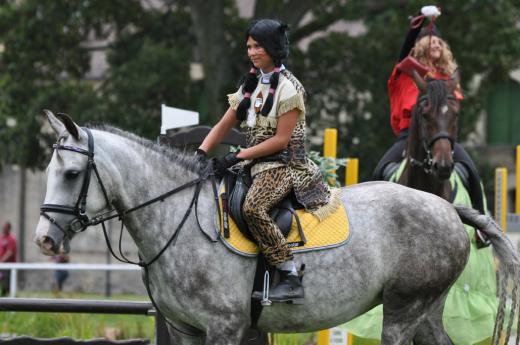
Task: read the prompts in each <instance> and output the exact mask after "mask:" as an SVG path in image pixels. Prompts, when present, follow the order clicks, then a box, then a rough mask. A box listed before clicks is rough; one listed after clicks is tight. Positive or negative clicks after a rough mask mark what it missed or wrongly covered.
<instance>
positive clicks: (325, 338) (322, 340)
mask: <svg viewBox="0 0 520 345" xmlns="http://www.w3.org/2000/svg"><path fill="white" fill-rule="evenodd" d="M316 338H317V339H316V340H317V342H316V345H330V344H329V339H330V331H329V330H328V329H324V330H322V331H319V332H318V336H317V337H316Z"/></svg>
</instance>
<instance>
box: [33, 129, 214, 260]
mask: <svg viewBox="0 0 520 345" xmlns="http://www.w3.org/2000/svg"><path fill="white" fill-rule="evenodd" d="M83 130H84V131H85V132H86V133H87V136H88V150H85V149H82V148H79V147H75V146H68V145H62V144H60V143H56V144H54V145H53V148H54V150H65V151H71V152H75V153H78V154H82V155H85V156H87V157H88V160H87V167H86V171H85V176H84V178H83V184H82V187H81V191H80V194H79V197H78V200H77V202H76V204H75V205H74V206H68V205H58V204H42V206H41V207H40V214H41V215H42V216H43V217H45V218H46V219H48V220H49V222H51V223H52V224H54V225H55V226H56V227H57V228H58V229H59V230H60V231H62V232H63V234H64V236H65V237H67V238H68V239H71V238H72V237H73V236H74V235H75V234H77V233H79V232H83V231H85V230H86V229H87V228H88V227H89V226H92V225H98V224H101V226H102V228H103V235H104V237H105V241H106V243H107V247H108V249H109V250H110V253H111V254H112V255H113V256H114V257H115V258H116V259H117V260H119V261H121V262H124V263H129V264H134V265H138V266H141V267H147V266H149V265H151V264H152V263H154V262H155V261H156V260H157V259H159V257H160V256H161V255H162V254H163V253H164V251H165V250H166V249H167V248H168V247H169V246H170V245H172V244H173V245H175V242H176V239H177V237H178V235H179V233H180V230H181V229H182V227H183V225H184V223H185V222H186V220H187V219H188V217H189V215H190V214H191V211H192V209H193V207H195V216H196V218H197V224H198V226H199V228H200V229H201V231H202V227H201V226H200V222H199V219H198V212H197V202H198V197H199V194H200V191H201V189H202V182H203V181H205V180H207V179H208V178H211V181H212V185H213V192H214V195H215V200H216V202H217V205H218V194H217V189H216V181H215V175H214V174H213V172H212V170H213V169H205V170H206V172H205V173H204V174H203V175H202V176H200V177H198V178H197V179H195V180H192V181H190V182H188V183H185V184H183V185H181V186H179V187H176V188H174V189H172V190H170V191H168V192H166V193H164V194H161V195H159V196H157V197H155V198H153V199H150V200H148V201H145V202H143V203H141V204H139V205H137V206H134V207H131V208H128V209H125V210H122V211H118V210H117V209H116V208H115V207H114V206H113V204H112V203H111V202H110V200H109V198H108V194H107V191H106V188H105V186H104V184H103V181H102V179H101V177H100V175H99V171H98V169H97V166H96V163H95V161H94V137H93V136H92V133H91V131H90V129H88V128H83ZM92 172H94V174H95V175H96V179H97V182H98V184H99V186H100V188H101V191H102V192H103V197H104V198H105V202H106V204H107V206H108V207H110V210H109V211H107V212H104V213H101V214H98V215H96V216H94V217H92V218H91V219H89V217H88V216H87V215H86V204H87V195H88V188H89V185H90V180H91V175H92ZM192 186H195V190H194V193H193V197H192V199H191V202H190V204H189V207H188V209H187V210H186V212H185V214H184V216H183V218H182V220H181V221H180V223H179V225H178V226H177V228H176V229H175V231H174V232H173V233H172V235H171V236H170V238H169V239H168V241H167V242H166V244H165V245H164V246H163V247H162V249H161V250H160V251H159V252H158V253H157V254H155V256H154V257H153V258H152V259H150V260H148V261H147V262H145V261H143V260H142V259H141V258H140V260H139V262H136V261H131V260H129V259H127V258H126V257H125V256H124V254H123V252H122V250H121V236H122V232H123V224H124V219H125V217H126V215H128V214H130V213H132V212H134V211H137V210H139V209H141V208H144V207H147V206H149V205H152V204H154V203H157V202H159V201H161V202H162V201H164V200H165V199H167V198H168V197H170V196H172V195H174V194H176V193H178V192H180V191H182V190H184V189H187V188H190V187H192ZM217 209H218V208H217ZM49 212H52V213H59V214H69V215H74V216H75V218H73V219H72V220H71V221H70V223H69V224H67V225H66V226H63V225H61V224H59V222H58V221H57V220H56V219H55V218H54V217H52V216H50V215H49ZM114 212H115V213H114ZM219 212H220V210H219ZM114 218H118V219H119V220H120V221H121V233H120V238H119V254H120V257H119V256H118V255H116V254H115V252H114V250H113V248H112V245H111V244H110V240H109V237H108V233H107V230H106V227H105V222H106V221H108V220H110V219H114ZM202 233H203V234H204V235H205V236H206V237H208V239H209V240H210V241H211V242H215V240H213V239H211V238H210V237H209V236H208V235H207V234H206V233H205V232H204V231H202Z"/></svg>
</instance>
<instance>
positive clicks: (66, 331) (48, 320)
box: [0, 293, 155, 339]
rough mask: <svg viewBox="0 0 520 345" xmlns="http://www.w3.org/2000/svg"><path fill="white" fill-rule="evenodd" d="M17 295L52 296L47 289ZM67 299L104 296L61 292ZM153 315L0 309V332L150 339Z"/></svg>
mask: <svg viewBox="0 0 520 345" xmlns="http://www.w3.org/2000/svg"><path fill="white" fill-rule="evenodd" d="M19 297H26V298H54V297H55V296H54V295H53V294H51V293H21V294H20V296H19ZM60 297H62V298H67V299H98V300H99V299H106V298H105V297H104V296H102V295H95V294H62V295H61V296H60ZM111 299H113V300H132V301H146V300H147V297H146V296H134V295H117V296H113V297H112V298H111ZM154 325H155V322H154V318H153V317H147V316H140V315H111V314H76V313H32V312H2V313H0V333H2V334H3V335H4V336H6V335H8V336H21V335H26V336H31V337H36V338H56V337H71V338H74V339H93V338H104V337H107V335H111V336H112V337H113V338H114V339H134V338H148V339H152V338H153V335H154V333H155V330H154Z"/></svg>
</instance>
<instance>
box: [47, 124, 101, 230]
mask: <svg viewBox="0 0 520 345" xmlns="http://www.w3.org/2000/svg"><path fill="white" fill-rule="evenodd" d="M83 130H84V131H85V132H86V133H87V136H88V150H85V149H82V148H79V147H75V146H68V145H61V144H59V143H56V144H54V145H53V146H52V147H53V149H54V150H66V151H71V152H75V153H79V154H82V155H85V156H87V158H88V159H87V168H86V170H85V176H84V177H83V184H82V185H81V190H80V193H79V196H78V200H77V201H76V204H75V205H74V206H67V205H57V204H43V205H42V206H41V207H40V214H41V215H42V216H43V217H45V218H47V219H48V220H49V222H51V223H52V224H54V225H56V227H57V228H58V229H60V230H61V231H62V232H63V233H64V235H65V236H66V237H69V238H71V237H72V236H73V235H74V234H76V233H78V232H82V231H84V230H85V229H86V228H87V227H88V226H90V225H93V224H94V223H93V222H92V221H91V220H90V219H89V218H88V216H87V215H86V213H85V208H86V205H87V195H88V187H89V185H90V176H91V175H92V171H94V173H95V174H96V178H97V180H98V183H99V186H100V187H101V190H102V191H103V196H104V197H105V201H106V203H107V205H111V203H110V201H109V199H108V196H107V192H106V189H105V186H104V185H103V181H102V180H101V178H100V176H99V172H98V170H97V167H96V163H95V162H94V138H93V137H92V133H91V132H90V129H88V128H83ZM48 212H53V213H61V214H69V215H73V216H76V217H75V218H74V219H72V220H71V221H70V223H69V224H68V225H67V226H66V228H63V226H62V225H60V224H59V223H58V222H57V221H56V219H55V218H54V217H52V216H50V215H49V214H48ZM96 224H97V223H96Z"/></svg>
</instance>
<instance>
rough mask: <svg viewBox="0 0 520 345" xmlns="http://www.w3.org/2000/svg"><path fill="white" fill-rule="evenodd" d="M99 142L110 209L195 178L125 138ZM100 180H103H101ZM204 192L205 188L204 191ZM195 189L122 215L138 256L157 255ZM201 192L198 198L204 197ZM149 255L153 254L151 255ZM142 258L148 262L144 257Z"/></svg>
mask: <svg viewBox="0 0 520 345" xmlns="http://www.w3.org/2000/svg"><path fill="white" fill-rule="evenodd" d="M98 141H99V142H100V145H102V146H101V150H102V154H103V156H104V157H103V159H102V161H103V162H105V164H104V165H105V166H104V169H102V170H103V171H105V174H104V175H105V176H106V175H110V178H108V179H107V180H110V182H109V183H110V186H107V189H109V194H110V197H111V199H112V200H113V201H114V206H115V207H116V208H117V209H118V210H119V211H123V210H127V209H129V208H132V207H135V206H137V205H139V204H142V203H144V202H146V201H148V200H151V199H153V198H155V197H157V196H159V195H161V194H164V193H166V192H168V191H170V190H172V189H174V188H176V187H179V186H181V185H183V184H185V183H188V182H190V181H192V180H195V179H196V178H197V176H196V174H195V173H193V172H191V171H188V170H187V169H186V168H184V167H182V166H181V165H180V164H178V163H175V162H172V161H171V159H170V158H168V157H166V156H164V157H161V154H160V153H158V152H155V151H153V150H151V149H150V148H147V147H145V146H143V145H140V144H138V143H135V142H133V141H131V140H129V139H126V138H119V137H115V138H114V137H112V136H111V135H107V136H106V137H105V138H103V139H101V140H98ZM102 178H103V177H102ZM205 190H207V188H205ZM194 192H195V187H194V186H192V187H188V188H186V189H184V190H182V191H180V192H178V193H175V194H174V195H172V196H170V197H168V198H167V199H165V201H164V202H156V203H154V204H151V205H149V206H146V207H144V208H142V209H139V210H137V211H135V212H132V213H130V214H128V215H127V216H125V219H124V224H125V227H126V228H127V230H128V232H129V233H130V235H131V236H132V238H133V239H134V241H135V243H136V245H137V246H138V248H139V251H140V252H141V254H144V255H145V256H146V254H147V253H157V252H158V250H159V249H161V246H162V245H164V243H166V242H167V240H168V239H169V237H170V236H171V235H172V233H173V232H174V230H175V229H176V228H177V225H178V224H179V223H180V222H181V219H182V218H183V216H184V214H185V213H186V211H187V210H188V207H189V205H190V202H191V200H192V197H193V195H194ZM206 194H207V193H205V192H204V191H203V192H201V195H200V198H201V199H204V198H207V197H208V196H206ZM152 255H153V254H152ZM145 259H150V258H146V257H145Z"/></svg>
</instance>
